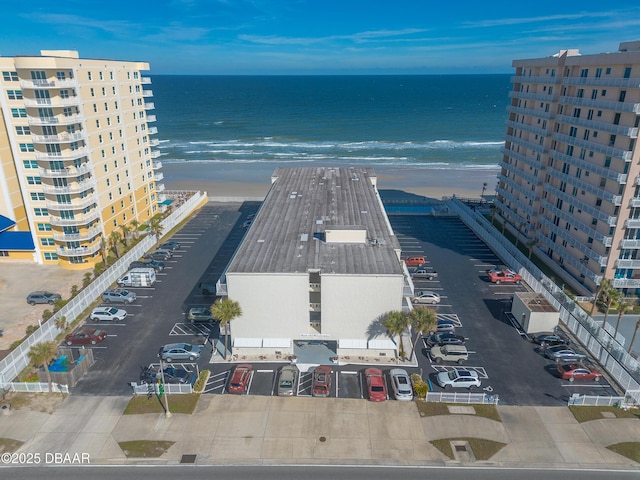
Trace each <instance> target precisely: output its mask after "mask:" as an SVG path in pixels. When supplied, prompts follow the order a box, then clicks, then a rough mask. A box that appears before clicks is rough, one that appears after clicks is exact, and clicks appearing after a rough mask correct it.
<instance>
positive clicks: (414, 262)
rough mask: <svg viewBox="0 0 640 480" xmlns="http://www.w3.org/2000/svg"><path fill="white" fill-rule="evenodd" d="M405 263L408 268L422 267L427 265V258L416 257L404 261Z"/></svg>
mask: <svg viewBox="0 0 640 480" xmlns="http://www.w3.org/2000/svg"><path fill="white" fill-rule="evenodd" d="M404 263H405V264H406V265H407V267H421V266H422V265H424V263H425V258H424V257H423V256H414V257H409V258H405V259H404Z"/></svg>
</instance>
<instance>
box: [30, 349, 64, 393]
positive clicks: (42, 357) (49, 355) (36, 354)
mask: <svg viewBox="0 0 640 480" xmlns="http://www.w3.org/2000/svg"><path fill="white" fill-rule="evenodd" d="M57 350H58V344H57V343H56V342H55V341H53V340H51V341H49V342H41V343H36V344H35V345H34V346H32V347H31V348H30V349H29V352H28V353H27V355H28V356H29V360H30V361H31V363H32V364H33V366H34V367H39V366H41V365H42V367H43V368H44V371H45V372H46V373H47V382H49V393H51V392H53V385H52V382H51V372H50V371H49V362H50V361H51V360H53V358H54V357H55V356H56V351H57Z"/></svg>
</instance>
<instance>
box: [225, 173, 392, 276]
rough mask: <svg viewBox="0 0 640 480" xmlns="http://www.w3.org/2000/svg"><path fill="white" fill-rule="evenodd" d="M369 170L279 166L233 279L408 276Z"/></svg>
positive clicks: (233, 269)
mask: <svg viewBox="0 0 640 480" xmlns="http://www.w3.org/2000/svg"><path fill="white" fill-rule="evenodd" d="M375 182H376V177H375V173H374V172H373V169H370V168H329V167H317V168H278V169H276V171H275V172H274V174H273V177H272V185H271V189H270V190H269V193H268V194H267V197H266V198H265V200H264V203H263V204H262V207H261V208H260V211H259V212H258V214H257V215H256V217H255V219H254V221H253V223H252V225H251V228H249V230H248V232H247V234H246V236H245V238H244V239H243V241H242V244H241V245H240V247H239V248H238V250H237V252H236V255H235V256H234V258H233V259H232V261H231V263H230V264H229V268H228V269H227V272H228V273H232V272H233V273H274V272H275V273H307V272H309V271H318V272H320V273H322V274H327V273H329V274H332V273H335V274H364V275H402V267H401V265H400V262H399V260H398V255H397V254H396V251H399V250H400V244H399V242H398V240H397V238H396V237H395V235H394V234H393V231H392V230H391V226H390V225H389V223H388V220H387V216H386V214H385V212H384V209H383V206H382V202H381V201H380V198H379V195H378V191H377V189H376V187H375Z"/></svg>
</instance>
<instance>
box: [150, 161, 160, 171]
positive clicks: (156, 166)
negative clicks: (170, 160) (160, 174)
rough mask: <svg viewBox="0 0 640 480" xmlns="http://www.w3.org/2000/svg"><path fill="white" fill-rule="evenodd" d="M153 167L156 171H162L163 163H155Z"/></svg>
mask: <svg viewBox="0 0 640 480" xmlns="http://www.w3.org/2000/svg"><path fill="white" fill-rule="evenodd" d="M151 167H152V168H153V169H154V170H160V169H161V168H162V162H153V163H152V164H151Z"/></svg>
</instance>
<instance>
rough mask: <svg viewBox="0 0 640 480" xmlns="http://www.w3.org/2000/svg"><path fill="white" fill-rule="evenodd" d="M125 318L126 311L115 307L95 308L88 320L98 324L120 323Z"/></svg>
mask: <svg viewBox="0 0 640 480" xmlns="http://www.w3.org/2000/svg"><path fill="white" fill-rule="evenodd" d="M126 317H127V311H126V310H122V309H121V308H116V307H96V308H94V309H93V310H92V311H91V315H89V319H90V320H98V321H100V322H121V321H122V320H124V319H125V318H126Z"/></svg>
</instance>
